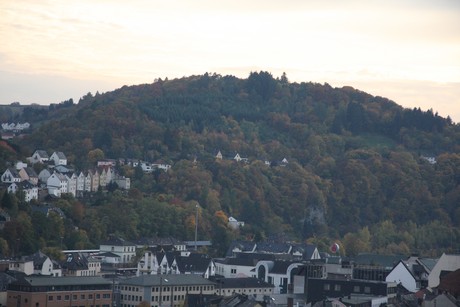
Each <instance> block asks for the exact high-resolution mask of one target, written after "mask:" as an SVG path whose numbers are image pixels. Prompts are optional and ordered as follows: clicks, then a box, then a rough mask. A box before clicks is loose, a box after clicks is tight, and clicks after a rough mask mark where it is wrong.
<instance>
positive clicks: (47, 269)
mask: <svg viewBox="0 0 460 307" xmlns="http://www.w3.org/2000/svg"><path fill="white" fill-rule="evenodd" d="M26 260H32V261H33V263H34V274H37V275H51V276H62V270H61V268H60V267H59V265H58V264H57V263H56V262H54V261H52V260H51V259H50V257H48V256H47V255H45V254H43V253H42V252H41V251H38V252H36V253H35V254H33V255H31V256H27V257H26Z"/></svg>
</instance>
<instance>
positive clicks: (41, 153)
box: [35, 150, 49, 158]
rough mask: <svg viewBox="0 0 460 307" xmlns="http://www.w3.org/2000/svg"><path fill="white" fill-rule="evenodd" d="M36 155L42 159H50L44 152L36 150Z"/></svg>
mask: <svg viewBox="0 0 460 307" xmlns="http://www.w3.org/2000/svg"><path fill="white" fill-rule="evenodd" d="M35 153H37V154H39V155H40V157H42V158H49V156H48V153H47V152H46V151H44V150H36V151H35Z"/></svg>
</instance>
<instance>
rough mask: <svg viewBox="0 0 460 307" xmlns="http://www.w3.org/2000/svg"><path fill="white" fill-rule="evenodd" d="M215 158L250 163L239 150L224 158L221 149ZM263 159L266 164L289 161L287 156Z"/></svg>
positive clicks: (279, 163) (286, 162)
mask: <svg viewBox="0 0 460 307" xmlns="http://www.w3.org/2000/svg"><path fill="white" fill-rule="evenodd" d="M215 158H216V160H233V161H236V162H243V163H249V159H248V158H246V157H242V156H241V155H240V154H239V153H238V152H237V153H235V154H234V155H232V156H230V157H228V158H224V155H223V154H222V152H221V151H220V150H219V151H218V152H217V153H216V154H215ZM263 161H264V164H265V165H267V166H286V165H287V164H288V163H289V162H288V160H287V159H286V158H283V159H282V160H280V161H269V160H267V159H265V160H263Z"/></svg>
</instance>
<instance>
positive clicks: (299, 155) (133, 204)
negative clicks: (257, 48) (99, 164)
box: [3, 72, 460, 254]
mask: <svg viewBox="0 0 460 307" xmlns="http://www.w3.org/2000/svg"><path fill="white" fill-rule="evenodd" d="M48 112H49V113H48V115H47V117H46V119H44V120H43V121H42V123H41V125H40V127H38V128H36V129H35V130H34V132H33V133H32V134H31V135H30V136H25V137H24V138H22V139H21V140H17V141H16V143H15V144H14V145H15V146H16V147H15V148H17V149H18V150H17V152H18V156H19V157H21V155H22V156H24V157H25V156H27V155H30V154H31V153H32V152H33V151H34V150H35V149H48V150H60V151H63V152H65V153H66V155H67V157H68V159H69V161H71V162H72V163H73V164H74V165H75V167H76V168H77V169H82V168H84V167H88V166H90V165H93V164H94V162H95V161H94V152H95V151H96V150H97V152H98V157H100V158H101V157H107V158H134V159H143V160H147V161H154V160H157V159H162V160H164V161H166V162H168V163H170V164H172V165H173V168H172V169H171V170H170V171H169V172H168V173H164V172H155V173H153V174H143V173H142V172H136V170H135V169H130V168H127V167H126V168H123V169H120V172H121V173H122V174H124V175H127V176H128V177H131V178H133V182H132V186H133V189H132V190H131V191H130V195H128V196H126V195H123V194H122V193H120V192H119V191H115V192H110V193H107V194H102V193H101V194H100V195H99V196H98V197H96V198H93V199H90V200H88V201H85V202H84V203H81V205H82V207H83V208H85V210H84V214H83V215H82V217H81V218H80V219H75V218H74V217H73V211H72V210H70V211H69V215H68V218H70V220H71V222H72V224H69V225H74V226H75V225H76V226H77V227H78V229H79V236H80V235H81V237H79V239H78V240H77V239H72V240H70V239H69V238H70V234H73V236H75V235H74V233H75V231H74V230H71V229H74V228H71V227H68V228H66V227H64V234H63V236H62V237H63V243H62V244H63V245H65V246H66V247H68V248H72V247H75V246H92V247H94V246H97V245H98V243H99V242H100V240H103V238H105V237H106V236H107V235H108V234H110V233H112V232H117V233H118V234H120V235H122V236H124V237H126V238H127V239H135V238H137V237H140V236H153V235H158V236H163V235H172V236H176V237H178V238H179V239H187V238H188V239H190V238H191V235H192V234H193V231H194V210H195V205H196V204H198V205H199V207H200V222H199V229H200V234H201V236H202V237H203V238H207V239H214V240H215V241H214V242H215V243H216V244H217V245H216V246H217V247H216V250H215V253H216V254H219V253H222V252H223V250H225V248H226V247H225V244H226V243H227V242H228V241H229V240H230V239H233V238H236V237H240V238H246V239H247V238H251V239H256V240H260V239H263V238H266V237H269V236H270V235H271V234H273V233H279V232H283V233H286V234H288V235H289V236H290V237H292V238H293V239H296V240H298V241H305V240H309V241H312V240H314V241H316V242H317V243H318V244H319V245H321V246H324V247H326V245H327V244H329V243H330V242H332V241H335V240H339V241H340V242H342V243H343V245H344V246H343V250H346V251H347V252H348V253H350V254H353V253H357V252H359V251H368V250H373V251H380V252H383V251H391V250H400V251H401V252H407V251H410V252H422V253H423V252H425V253H428V254H429V253H431V252H432V250H438V251H442V250H455V249H459V248H460V246H459V244H460V243H459V242H460V237H459V225H460V209H459V208H458V203H460V187H459V183H460V155H459V152H460V145H459V144H460V129H459V126H458V125H456V124H454V123H452V121H451V120H450V119H449V118H447V119H444V118H442V117H440V116H438V115H437V114H433V112H432V111H431V110H429V111H421V110H420V109H413V110H409V109H403V108H401V107H400V106H398V105H397V104H396V103H394V102H392V101H390V100H388V99H385V98H382V97H374V96H371V95H369V94H366V93H364V92H361V91H358V90H355V89H352V88H349V87H345V88H332V87H331V86H329V85H328V84H324V85H321V84H317V83H290V82H289V80H288V78H287V76H286V75H285V74H283V76H281V77H279V78H274V77H273V76H272V75H271V74H270V73H268V72H253V73H251V74H250V75H249V77H248V78H247V79H239V78H236V77H233V76H220V75H217V74H205V75H203V76H192V77H187V78H182V79H175V80H157V81H156V82H154V83H153V84H145V85H139V86H131V87H126V86H125V87H122V88H120V89H118V90H115V91H113V92H109V93H105V94H98V93H97V94H96V95H92V94H90V93H88V94H87V95H85V96H84V97H82V98H81V99H80V101H79V103H78V104H73V102H72V103H71V102H63V103H62V106H60V107H59V108H54V109H50V110H48ZM31 124H32V123H31ZM218 150H220V151H221V152H222V154H223V155H224V156H225V159H224V160H222V161H216V159H215V154H216V153H217V151H218ZM237 152H238V153H239V154H240V155H241V156H243V157H247V158H248V159H249V163H248V164H244V163H236V162H234V161H230V160H228V158H229V157H233V156H234V155H235V154H236V153H237ZM422 156H430V157H434V158H435V159H436V161H437V163H436V164H430V163H429V162H428V161H427V160H425V159H424V158H423V157H422ZM7 157H8V155H6V156H5V158H7ZM283 158H287V159H288V161H289V163H288V165H287V166H286V167H280V166H272V167H269V166H267V165H265V163H264V161H265V160H270V161H280V160H281V159H283ZM65 201H68V202H69V203H70V204H73V203H74V202H76V200H71V199H69V200H65ZM60 206H61V207H66V206H67V207H68V206H69V205H68V204H67V205H65V206H64V205H63V204H61V205H60ZM70 206H73V205H70ZM6 210H9V209H8V208H6ZM17 212H18V214H16V215H15V216H16V217H15V220H14V221H17V220H16V219H17V217H18V216H20V213H21V212H25V213H22V215H24V214H26V215H27V214H28V213H27V210H17ZM120 212H122V213H123V214H122V215H123V216H117V214H118V215H119V213H120ZM228 216H234V217H236V218H237V219H238V220H242V221H245V223H246V225H245V227H244V228H243V229H241V230H239V231H236V232H235V231H232V230H230V229H229V228H228V227H226V226H225V224H226V223H225V219H226V217H228ZM217 221H218V222H217ZM384 223H386V224H384ZM388 223H390V224H388ZM379 225H386V226H388V225H390V226H391V227H393V228H394V229H395V233H394V235H392V236H389V235H388V236H386V237H385V238H383V239H382V238H381V237H382V228H379V227H383V226H379ZM386 226H385V227H386ZM409 226H410V227H409ZM67 229H69V231H67ZM83 233H84V234H85V235H86V237H85V235H83ZM424 233H430V236H428V235H423V234H424ZM33 234H34V235H35V236H36V235H38V233H37V232H36V231H33ZM403 234H404V235H403ZM43 236H44V237H43V240H39V239H37V238H34V239H33V240H31V241H32V242H35V243H34V244H37V243H36V242H42V243H43V242H44V243H43V244H45V245H47V244H49V245H51V246H52V245H53V244H54V245H56V244H55V243H56V238H47V237H46V236H45V235H43ZM3 238H6V237H5V234H3ZM449 238H450V240H449ZM14 242H15V241H14V240H13V241H12V242H9V243H10V244H14ZM53 242H54V243H53ZM353 242H354V243H353ZM357 242H358V243H359V242H362V244H361V243H359V244H358V243H357ZM353 246H354V247H353Z"/></svg>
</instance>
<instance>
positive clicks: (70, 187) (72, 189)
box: [65, 173, 77, 197]
mask: <svg viewBox="0 0 460 307" xmlns="http://www.w3.org/2000/svg"><path fill="white" fill-rule="evenodd" d="M65 176H66V178H67V193H70V194H72V195H73V197H75V196H76V195H77V175H76V174H75V173H72V174H69V175H65Z"/></svg>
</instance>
